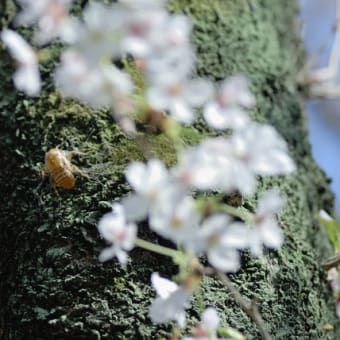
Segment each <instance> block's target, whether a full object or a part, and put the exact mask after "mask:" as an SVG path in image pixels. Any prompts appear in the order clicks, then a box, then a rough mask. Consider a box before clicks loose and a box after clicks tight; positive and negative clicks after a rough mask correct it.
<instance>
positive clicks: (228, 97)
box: [203, 75, 255, 129]
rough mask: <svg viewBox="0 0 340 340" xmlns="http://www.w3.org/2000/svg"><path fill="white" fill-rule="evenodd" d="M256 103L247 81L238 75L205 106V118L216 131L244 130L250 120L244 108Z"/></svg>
mask: <svg viewBox="0 0 340 340" xmlns="http://www.w3.org/2000/svg"><path fill="white" fill-rule="evenodd" d="M254 103H255V98H254V97H253V95H252V94H251V92H250V91H249V88H248V81H247V79H246V78H245V77H244V76H242V75H237V76H234V77H230V78H227V79H226V80H225V81H224V82H223V83H222V85H221V87H220V89H219V90H218V93H217V95H216V96H215V98H214V100H212V101H210V102H209V103H207V105H206V106H205V108H204V110H203V116H204V118H205V120H206V122H207V123H208V125H209V126H211V127H212V128H214V129H226V128H232V129H239V128H244V127H246V126H247V124H248V123H249V121H250V119H249V117H248V115H247V113H246V112H245V111H244V109H243V107H246V108H248V107H251V106H253V105H254Z"/></svg>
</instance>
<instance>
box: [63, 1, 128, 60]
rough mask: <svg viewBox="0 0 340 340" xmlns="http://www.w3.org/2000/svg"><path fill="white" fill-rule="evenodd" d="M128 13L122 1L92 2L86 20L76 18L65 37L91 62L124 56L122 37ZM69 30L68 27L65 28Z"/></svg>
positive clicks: (85, 15)
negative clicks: (122, 5) (121, 5)
mask: <svg viewBox="0 0 340 340" xmlns="http://www.w3.org/2000/svg"><path fill="white" fill-rule="evenodd" d="M128 17H129V13H128V12H127V11H126V10H123V9H122V8H121V7H120V6H119V5H117V4H113V5H111V6H109V5H106V4H102V3H99V2H91V3H89V4H88V5H87V6H86V8H85V9H84V13H83V18H84V19H83V21H80V20H78V19H73V20H72V21H71V23H70V24H69V26H68V27H67V28H68V31H67V35H66V33H65V36H66V38H65V40H66V41H67V42H71V43H72V49H73V50H76V51H77V52H78V53H79V54H81V55H82V58H84V59H85V60H86V63H88V64H90V65H96V64H98V63H99V62H101V61H104V62H106V63H107V62H108V61H110V60H113V59H114V60H116V59H120V58H121V57H122V53H123V51H122V47H121V40H122V38H123V36H124V25H125V20H127V18H128ZM65 31H66V29H65Z"/></svg>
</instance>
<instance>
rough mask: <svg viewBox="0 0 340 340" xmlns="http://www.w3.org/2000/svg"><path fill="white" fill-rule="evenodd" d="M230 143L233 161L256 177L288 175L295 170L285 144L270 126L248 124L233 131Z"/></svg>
mask: <svg viewBox="0 0 340 340" xmlns="http://www.w3.org/2000/svg"><path fill="white" fill-rule="evenodd" d="M230 143H231V145H230V148H231V151H230V152H231V153H233V156H234V157H235V159H238V160H239V161H240V162H242V163H243V164H244V165H245V166H247V167H248V168H249V169H251V170H252V171H253V172H254V173H255V174H257V175H260V176H275V175H288V174H291V173H292V172H293V171H294V170H295V164H294V162H293V160H292V159H291V157H290V156H289V153H288V148H287V144H286V142H285V141H284V140H283V139H282V137H281V136H280V135H279V134H278V133H277V131H276V130H275V129H274V127H272V126H270V125H262V124H257V123H251V124H248V125H247V127H246V128H245V129H242V130H237V131H235V133H234V134H233V135H232V137H231V139H230Z"/></svg>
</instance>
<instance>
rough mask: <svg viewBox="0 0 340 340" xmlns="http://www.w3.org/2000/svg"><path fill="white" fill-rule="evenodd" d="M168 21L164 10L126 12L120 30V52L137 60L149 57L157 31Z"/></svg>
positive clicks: (156, 37) (155, 40)
mask: <svg viewBox="0 0 340 340" xmlns="http://www.w3.org/2000/svg"><path fill="white" fill-rule="evenodd" d="M168 20H169V15H168V13H167V12H166V11H164V10H158V9H147V10H138V11H130V12H127V15H126V19H125V21H124V25H123V28H122V42H121V46H122V50H123V51H124V52H126V53H130V54H132V55H133V56H134V57H137V58H144V57H149V56H150V55H152V53H154V51H153V50H154V48H155V47H154V46H153V45H154V44H155V42H157V39H158V35H159V31H160V30H161V28H162V27H163V26H165V25H166V23H167V22H168ZM162 38H163V39H164V38H165V37H164V36H163V37H162Z"/></svg>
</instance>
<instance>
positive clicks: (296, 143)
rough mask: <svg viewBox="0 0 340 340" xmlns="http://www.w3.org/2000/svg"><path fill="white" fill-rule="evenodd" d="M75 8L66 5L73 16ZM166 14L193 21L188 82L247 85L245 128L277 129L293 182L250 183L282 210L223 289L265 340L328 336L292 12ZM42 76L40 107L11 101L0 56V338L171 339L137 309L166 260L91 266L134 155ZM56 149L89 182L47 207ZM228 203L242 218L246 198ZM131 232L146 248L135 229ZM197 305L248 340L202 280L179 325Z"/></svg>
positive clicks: (269, 0) (0, 11) (167, 267)
mask: <svg viewBox="0 0 340 340" xmlns="http://www.w3.org/2000/svg"><path fill="white" fill-rule="evenodd" d="M84 3H85V1H82V3H80V1H79V2H78V3H77V6H76V7H77V8H76V10H78V11H79V10H80V8H81V6H83V5H84ZM171 9H172V10H175V11H184V12H185V13H187V14H188V15H190V16H191V17H192V19H193V21H194V27H195V34H194V42H195V44H196V46H197V53H198V56H199V60H198V70H197V72H198V74H199V75H204V76H208V77H209V78H211V79H214V80H221V79H223V78H224V77H225V76H229V75H232V74H234V73H237V72H242V73H245V74H246V75H247V76H249V78H250V79H251V82H252V91H253V92H254V93H255V95H256V99H257V105H256V108H255V109H254V110H253V111H252V112H251V115H252V117H253V118H254V119H256V120H258V121H261V122H268V123H270V124H273V125H274V126H275V127H276V128H277V129H278V130H279V131H280V133H281V134H282V135H283V136H284V138H285V139H286V141H287V142H288V144H289V148H290V151H291V154H292V156H293V157H294V159H295V161H296V163H297V165H298V171H297V172H296V173H295V175H294V176H289V177H285V178H275V179H270V180H266V181H261V185H260V187H259V191H258V193H259V194H260V193H261V192H262V191H263V190H265V189H267V188H270V187H272V186H278V187H279V188H280V190H282V192H284V194H285V195H286V196H287V198H288V204H287V206H286V208H285V209H284V210H283V211H282V213H281V214H280V215H279V222H280V225H281V226H282V228H283V229H284V232H285V235H286V236H285V243H284V246H283V247H282V248H281V249H280V250H279V251H277V252H274V251H272V252H266V256H264V257H263V258H262V259H260V260H256V259H252V258H249V257H248V256H246V255H244V257H243V269H242V271H241V272H240V273H238V274H237V275H234V276H233V278H232V279H233V281H234V283H235V284H237V285H238V286H239V288H240V290H241V292H242V294H244V296H246V297H248V298H251V299H255V300H256V301H257V302H258V304H259V307H260V311H261V314H262V316H263V318H264V320H265V323H266V326H267V328H268V330H269V332H270V333H271V334H272V336H273V338H274V339H335V338H338V337H337V335H336V332H337V327H335V331H325V330H324V326H325V324H328V323H330V324H335V325H336V319H335V313H334V306H333V302H332V296H331V293H330V291H329V289H328V287H327V283H326V280H325V272H323V271H322V270H321V268H320V265H319V263H320V259H322V258H326V257H327V256H329V255H330V254H331V247H330V245H329V242H328V241H327V238H326V237H325V234H324V232H323V231H322V230H321V228H320V226H319V225H318V223H317V221H316V219H315V216H316V215H317V213H318V211H319V209H320V208H326V209H328V210H329V209H332V205H333V196H332V194H331V193H330V191H329V189H328V184H329V181H328V180H327V178H326V177H325V175H324V173H323V172H322V171H321V170H320V169H319V168H318V166H317V165H316V164H315V162H314V160H313V159H312V156H311V150H310V145H309V142H308V136H307V130H306V125H305V119H306V118H305V113H304V107H303V100H302V98H301V96H300V94H299V92H298V91H297V87H296V83H295V76H296V73H297V71H298V69H299V67H301V60H302V58H301V55H302V53H301V48H300V42H299V40H298V38H297V35H296V17H297V7H296V3H295V1H293V0H289V1H279V0H248V1H246V0H237V1H236V0H209V1H208V0H204V1H203V0H174V1H172V2H171ZM16 11H17V9H16V7H15V4H14V2H12V0H7V1H2V2H1V4H0V19H1V25H2V26H4V27H5V26H7V25H9V24H10V22H11V20H12V19H13V17H14V16H15V13H16ZM21 32H22V33H24V34H25V35H26V36H27V37H29V36H30V34H31V31H30V30H27V29H26V30H21ZM59 53H60V51H59V46H58V45H57V44H55V45H54V46H53V48H52V54H53V55H55V57H56V58H57V57H58V55H59ZM55 60H57V59H55ZM54 66H55V62H53V63H52V62H50V63H45V64H43V66H42V72H43V76H44V79H45V82H44V92H43V94H42V96H41V97H40V98H34V99H32V98H27V97H25V96H23V95H22V94H20V93H17V92H15V90H14V88H13V85H12V80H11V74H12V72H13V69H14V65H13V62H12V60H11V59H10V58H9V57H8V54H7V52H6V51H5V49H4V47H1V49H0V74H1V77H0V94H1V96H0V120H1V121H0V157H1V159H0V162H1V171H0V176H1V177H0V181H1V184H0V186H1V187H0V193H1V195H0V196H1V198H0V200H1V210H0V223H1V229H0V271H1V272H0V275H1V276H0V309H1V311H0V338H1V339H16V340H19V339H35V340H39V339H41V340H42V339H138V338H144V339H150V338H157V339H158V338H166V337H167V336H168V334H169V333H168V332H169V330H170V329H171V327H170V326H169V325H168V326H161V327H159V326H155V325H151V324H150V320H149V319H148V317H147V309H148V306H149V305H150V302H151V300H152V298H153V296H154V292H153V291H152V289H151V288H150V283H149V279H150V274H151V273H152V272H153V271H158V272H159V273H162V274H163V275H164V276H167V277H171V276H172V275H174V274H175V273H176V268H175V267H174V266H173V265H171V263H170V262H169V260H168V259H167V258H164V257H161V256H154V255H153V254H149V253H147V252H145V251H142V250H138V249H137V250H134V251H133V252H132V254H131V256H132V261H131V263H130V264H129V265H128V266H127V267H126V268H122V267H121V266H120V265H119V264H118V263H117V262H116V261H115V260H114V261H110V262H108V263H105V264H100V263H99V262H98V254H99V252H100V250H101V249H102V248H103V247H104V246H105V244H104V242H103V241H102V240H101V239H100V238H99V235H98V232H97V230H96V222H97V221H98V219H99V218H100V217H101V216H102V215H103V214H104V213H105V212H107V211H109V207H110V203H111V202H112V201H113V200H116V199H118V198H119V197H121V196H122V195H124V194H125V193H126V192H128V191H129V187H128V185H127V184H126V183H125V179H124V174H123V171H124V167H125V166H126V164H127V163H128V162H129V161H130V160H143V159H144V158H143V153H142V150H141V147H140V145H139V143H137V142H136V141H134V140H132V139H128V138H126V137H125V136H124V134H123V133H122V132H121V131H120V130H119V128H118V127H117V125H116V124H115V123H114V121H113V119H112V118H111V116H110V114H109V112H106V111H99V112H98V111H94V110H91V109H89V108H88V107H84V106H81V105H80V104H78V103H76V102H74V101H69V100H63V99H62V98H61V97H60V95H59V94H58V93H57V92H56V91H55V90H54V89H53V86H52V81H51V79H52V74H51V70H52V69H53V67H54ZM140 128H141V129H143V126H141V127H140ZM208 133H209V132H207V131H205V130H204V126H203V124H197V125H196V126H195V127H194V128H188V129H186V132H185V137H184V138H183V143H185V144H188V143H196V142H197V141H199V140H200V139H201V138H203V137H204V136H206V135H207V134H208ZM148 139H149V143H150V145H152V148H153V150H154V151H153V152H154V155H155V156H157V157H160V158H161V159H163V160H165V161H166V163H167V164H172V163H173V162H174V150H173V148H172V147H171V142H170V141H169V140H168V139H167V138H166V137H164V136H163V135H162V134H155V135H153V136H152V137H148ZM56 145H60V147H61V148H62V149H67V150H71V149H72V148H74V147H78V148H79V149H80V150H81V151H84V152H86V155H85V156H82V157H80V158H76V159H75V160H74V163H75V164H77V165H78V166H80V167H82V168H84V169H87V170H88V171H89V174H90V177H91V178H90V180H86V179H84V178H77V184H76V187H75V189H74V190H71V191H67V192H66V191H60V196H57V195H56V194H55V193H54V191H53V190H52V189H51V188H50V186H49V184H48V181H45V182H44V183H43V184H42V185H40V183H41V177H40V168H41V166H42V164H43V160H44V154H45V152H46V151H47V150H49V149H50V148H52V147H55V146H56ZM231 203H232V202H231ZM233 204H243V205H244V206H245V207H246V208H247V209H250V210H251V209H253V208H254V207H255V204H256V197H255V198H254V199H252V200H249V201H242V202H236V203H235V202H234V203H233ZM140 233H141V234H142V235H143V236H144V237H146V238H148V239H149V240H157V238H156V236H155V235H154V234H151V233H148V232H147V231H145V230H143V228H141V231H140ZM159 242H164V241H161V240H160V241H159ZM204 305H213V306H216V307H217V310H218V312H219V314H220V316H221V318H222V320H223V324H224V325H230V326H232V327H235V328H236V329H238V330H239V331H241V332H243V333H244V334H245V335H246V336H247V339H259V337H260V336H259V333H258V332H257V329H256V326H255V324H254V323H253V322H252V321H251V320H250V319H249V317H248V316H247V315H246V314H245V313H243V312H242V311H241V310H240V308H239V307H238V306H237V304H236V303H235V301H233V300H232V299H231V298H230V295H229V294H228V292H227V291H226V289H225V288H224V287H223V286H222V285H221V284H220V283H219V282H218V281H217V280H215V279H212V278H209V279H206V280H205V281H204V286H203V289H202V291H201V293H199V294H198V295H197V297H196V298H195V300H194V302H193V304H192V307H191V309H189V311H188V314H189V316H190V318H191V319H190V322H189V326H190V325H192V324H193V323H194V322H195V321H196V320H197V319H198V318H199V315H200V313H201V311H202V308H204ZM338 339H339V338H338Z"/></svg>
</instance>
